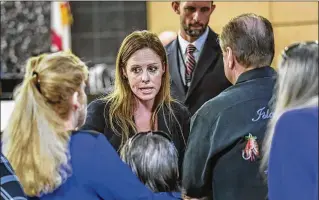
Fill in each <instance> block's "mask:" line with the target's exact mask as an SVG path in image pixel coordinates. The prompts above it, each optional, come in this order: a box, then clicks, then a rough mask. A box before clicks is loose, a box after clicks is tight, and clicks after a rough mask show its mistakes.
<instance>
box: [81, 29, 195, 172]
mask: <svg viewBox="0 0 319 200" xmlns="http://www.w3.org/2000/svg"><path fill="white" fill-rule="evenodd" d="M167 63H168V62H167V56H166V52H165V48H164V47H163V45H162V44H161V41H160V40H159V38H158V37H157V35H156V34H154V33H151V32H149V31H135V32H133V33H131V34H130V35H128V36H127V37H126V38H125V39H124V41H123V42H122V45H121V47H120V50H119V52H118V55H117V60H116V69H115V87H114V90H113V91H112V92H111V93H110V94H108V95H106V96H105V97H104V98H102V99H98V100H95V101H93V102H92V103H91V104H90V105H89V106H88V115H87V118H86V122H85V125H84V126H83V127H82V129H89V130H96V131H99V132H103V133H104V134H105V135H106V137H107V138H108V140H109V141H110V143H111V144H112V145H113V147H114V148H115V149H116V150H117V151H118V150H119V149H120V148H121V147H122V146H123V145H124V144H125V142H126V141H127V140H128V139H129V138H130V137H131V136H133V135H135V134H136V133H138V132H148V131H157V130H159V131H164V132H166V133H168V134H170V135H171V136H172V140H173V143H174V144H175V146H176V148H177V150H178V153H179V161H180V163H179V164H180V166H181V163H182V161H183V155H184V150H185V146H186V142H187V138H188V133H189V123H190V113H189V112H188V110H187V108H186V107H184V106H183V105H181V104H180V103H178V102H176V101H175V100H173V99H172V98H171V95H170V78H169V70H168V67H169V66H168V64H167Z"/></svg>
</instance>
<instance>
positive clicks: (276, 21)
mask: <svg viewBox="0 0 319 200" xmlns="http://www.w3.org/2000/svg"><path fill="white" fill-rule="evenodd" d="M215 4H216V9H215V11H214V13H213V14H212V16H211V19H210V23H209V25H210V27H212V28H213V29H214V30H215V31H216V32H217V33H220V31H221V28H222V26H223V25H224V24H225V23H227V22H228V21H229V20H230V19H231V18H232V17H235V16H237V15H240V14H242V13H247V12H252V13H256V14H259V15H262V16H264V17H266V18H267V19H269V20H270V21H271V22H272V24H273V27H274V34H275V44H276V49H275V51H276V56H275V59H274V63H273V66H274V67H276V65H277V61H278V55H279V54H280V52H281V51H282V49H283V48H284V47H285V46H287V45H289V44H291V43H293V42H297V41H304V40H318V2H216V3H215ZM147 17H148V29H149V30H150V31H153V32H155V33H160V32H162V31H166V30H173V31H178V29H179V16H178V15H177V14H175V13H174V12H173V10H172V8H171V3H170V2H147Z"/></svg>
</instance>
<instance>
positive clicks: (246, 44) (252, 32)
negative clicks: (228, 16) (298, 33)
mask: <svg viewBox="0 0 319 200" xmlns="http://www.w3.org/2000/svg"><path fill="white" fill-rule="evenodd" d="M219 42H220V46H221V48H222V50H223V51H226V48H227V47H230V48H231V49H232V50H233V52H234V55H235V56H236V59H237V61H238V62H239V63H240V64H241V65H243V66H245V67H250V66H252V67H256V68H257V67H263V66H269V65H270V64H271V62H272V60H273V57H274V53H275V42H274V33H273V28H272V25H271V23H270V21H269V20H268V19H266V18H264V17H262V16H258V15H256V14H252V13H248V14H242V15H240V16H238V17H235V18H233V19H232V20H231V21H230V22H228V23H227V24H226V25H225V26H224V27H223V29H222V33H221V35H220V37H219Z"/></svg>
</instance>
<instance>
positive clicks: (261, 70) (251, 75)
mask: <svg viewBox="0 0 319 200" xmlns="http://www.w3.org/2000/svg"><path fill="white" fill-rule="evenodd" d="M274 76H276V71H275V70H274V69H273V68H272V67H269V66H266V67H258V68H256V69H252V70H249V71H247V72H244V73H242V74H241V75H240V76H239V77H238V79H237V81H236V84H239V83H242V82H245V81H249V80H252V79H257V78H265V77H274ZM236 84H235V85H236Z"/></svg>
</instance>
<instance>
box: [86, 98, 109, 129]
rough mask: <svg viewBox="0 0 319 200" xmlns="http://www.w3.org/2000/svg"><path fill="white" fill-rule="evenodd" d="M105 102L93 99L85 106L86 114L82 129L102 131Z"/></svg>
mask: <svg viewBox="0 0 319 200" xmlns="http://www.w3.org/2000/svg"><path fill="white" fill-rule="evenodd" d="M105 105H106V104H105V102H104V101H103V100H94V101H92V102H91V103H90V104H89V106H88V107H87V115H86V119H85V123H84V125H83V126H82V127H81V129H82V130H94V131H97V132H100V133H104V127H105V125H106V123H105V120H106V119H105V117H104V113H105Z"/></svg>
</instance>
